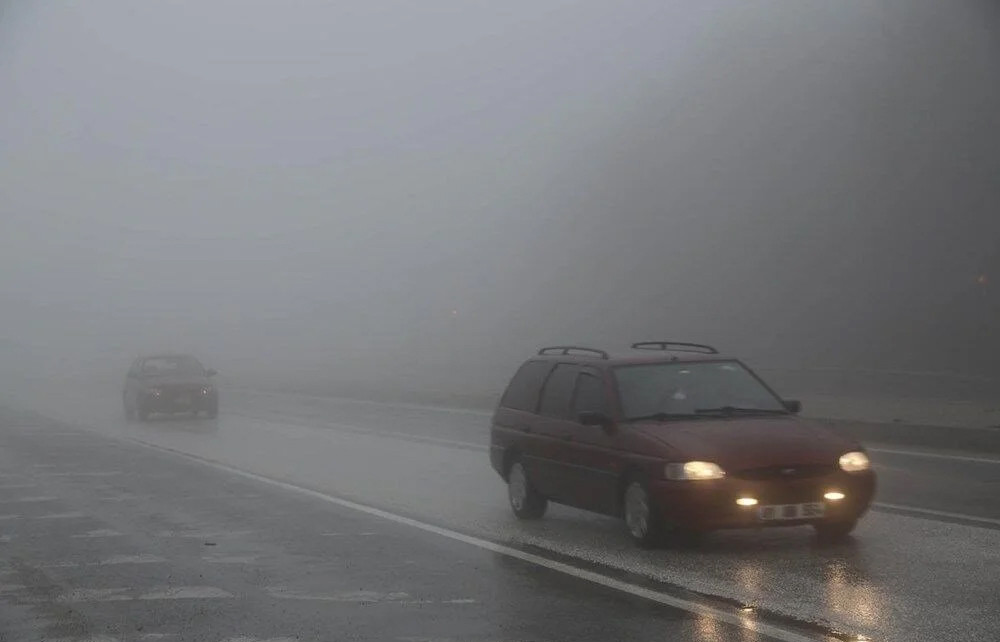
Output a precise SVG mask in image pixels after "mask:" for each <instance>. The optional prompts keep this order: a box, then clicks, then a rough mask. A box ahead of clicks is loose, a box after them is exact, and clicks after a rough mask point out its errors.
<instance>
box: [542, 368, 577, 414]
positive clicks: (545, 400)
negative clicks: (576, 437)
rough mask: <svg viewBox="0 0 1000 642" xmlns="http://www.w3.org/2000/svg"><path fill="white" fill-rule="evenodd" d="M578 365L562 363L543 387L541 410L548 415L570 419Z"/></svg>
mask: <svg viewBox="0 0 1000 642" xmlns="http://www.w3.org/2000/svg"><path fill="white" fill-rule="evenodd" d="M579 371H580V369H579V368H578V367H577V366H574V365H571V364H568V363H561V364H559V365H558V366H556V367H555V370H553V371H552V374H550V375H549V378H548V379H547V380H546V381H545V387H544V388H543V389H542V403H541V406H540V407H539V412H540V413H541V414H543V415H545V416H546V417H556V418H559V419H570V418H571V417H572V415H571V413H570V401H571V398H572V396H573V388H574V387H575V386H576V375H577V373H578V372H579Z"/></svg>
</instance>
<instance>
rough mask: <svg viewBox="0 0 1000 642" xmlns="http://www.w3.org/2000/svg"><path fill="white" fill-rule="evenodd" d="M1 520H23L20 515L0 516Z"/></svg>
mask: <svg viewBox="0 0 1000 642" xmlns="http://www.w3.org/2000/svg"><path fill="white" fill-rule="evenodd" d="M0 519H21V516H20V515H0Z"/></svg>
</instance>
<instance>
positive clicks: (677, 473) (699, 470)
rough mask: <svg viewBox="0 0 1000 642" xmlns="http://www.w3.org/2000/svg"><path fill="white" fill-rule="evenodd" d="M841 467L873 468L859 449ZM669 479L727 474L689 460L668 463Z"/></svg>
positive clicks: (852, 470)
mask: <svg viewBox="0 0 1000 642" xmlns="http://www.w3.org/2000/svg"><path fill="white" fill-rule="evenodd" d="M838 463H839V464H840V469H841V470H843V471H846V472H849V473H859V472H863V471H866V470H868V469H869V468H871V462H870V461H869V460H868V455H866V454H864V453H863V452H861V451H859V450H855V451H851V452H849V453H844V454H843V455H841V456H840V460H839V461H838ZM663 474H664V476H666V478H667V479H672V480H678V481H679V480H699V479H722V478H723V477H725V476H726V471H724V470H722V467H721V466H719V465H718V464H713V463H712V462H710V461H688V462H684V463H683V464H667V466H666V468H665V469H664V471H663Z"/></svg>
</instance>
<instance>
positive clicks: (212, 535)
mask: <svg viewBox="0 0 1000 642" xmlns="http://www.w3.org/2000/svg"><path fill="white" fill-rule="evenodd" d="M252 533H253V531H160V532H158V533H156V534H155V535H154V536H155V537H178V538H181V539H220V538H225V537H244V536H246V535H250V534H252Z"/></svg>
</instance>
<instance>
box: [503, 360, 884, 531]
mask: <svg viewBox="0 0 1000 642" xmlns="http://www.w3.org/2000/svg"><path fill="white" fill-rule="evenodd" d="M632 349H633V352H631V353H629V354H627V355H625V356H621V357H612V356H611V355H609V354H608V353H607V352H605V351H603V350H595V349H592V348H580V347H575V346H555V347H550V348H543V349H542V350H540V351H539V352H538V355H537V356H535V357H534V358H532V359H529V360H528V361H527V362H525V363H524V364H523V365H522V366H521V367H520V369H519V370H518V371H517V373H516V374H515V375H514V377H513V379H512V380H511V382H510V384H509V386H508V387H507V390H506V392H505V393H504V395H503V397H502V399H501V401H500V404H499V407H498V408H497V410H496V412H495V414H494V417H493V422H492V428H491V435H490V459H491V463H492V465H493V468H494V469H495V470H496V471H497V472H498V473H499V474H500V476H501V477H502V478H503V479H504V480H505V481H506V482H507V488H508V498H509V501H510V505H511V508H512V509H513V511H514V514H515V515H516V516H517V517H519V518H521V519H537V518H539V517H541V516H542V515H543V514H544V513H545V509H546V506H547V503H548V502H549V501H553V502H557V503H561V504H567V505H570V506H575V507H577V508H582V509H585V510H589V511H593V512H597V513H603V514H607V515H613V516H620V517H623V518H624V520H625V524H626V526H627V529H628V532H629V534H630V535H631V536H632V538H633V539H634V540H635V541H636V542H637V543H638V544H640V545H649V544H653V543H655V542H658V541H660V540H662V539H664V538H665V537H667V536H672V537H675V538H679V539H694V538H697V537H698V536H699V535H701V534H704V533H707V532H708V531H711V530H715V529H724V528H746V527H764V526H792V525H803V524H810V525H812V526H813V527H814V528H815V529H816V531H817V534H818V535H819V537H820V538H822V539H826V540H837V539H842V538H844V537H846V536H847V535H848V534H849V533H850V532H851V531H852V530H853V529H854V527H855V525H856V524H857V521H858V519H859V518H860V517H861V516H862V515H863V514H864V513H865V511H866V510H867V509H868V507H869V505H870V504H871V502H872V498H873V496H874V493H875V473H874V471H873V470H872V469H871V465H870V463H869V461H868V457H867V455H866V454H865V450H864V448H862V446H861V445H860V444H858V443H856V442H854V441H852V440H850V439H847V438H845V437H842V436H840V435H837V434H835V433H833V432H831V431H829V430H827V429H825V428H823V427H822V426H820V425H818V424H817V423H814V422H811V421H809V420H806V419H802V418H800V417H798V416H797V414H798V412H799V410H800V404H799V402H796V401H785V400H782V399H781V398H780V397H779V396H778V395H777V394H776V393H775V392H774V391H773V390H772V389H771V388H770V387H768V385H767V384H765V383H764V381H763V380H762V379H761V378H760V377H758V376H757V375H756V374H755V373H754V372H753V371H752V370H751V369H750V368H748V367H747V366H745V365H744V364H743V363H742V362H741V361H739V360H737V359H732V358H726V357H724V356H721V355H720V354H719V353H718V351H717V350H715V349H714V348H712V347H711V346H706V345H702V344H691V343H680V342H671V341H647V342H641V343H636V344H633V345H632Z"/></svg>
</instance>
